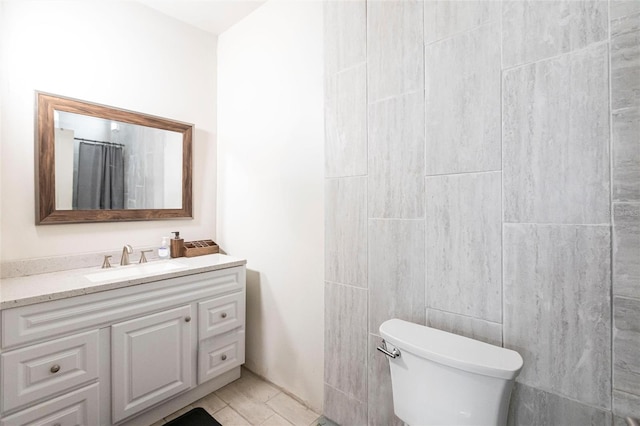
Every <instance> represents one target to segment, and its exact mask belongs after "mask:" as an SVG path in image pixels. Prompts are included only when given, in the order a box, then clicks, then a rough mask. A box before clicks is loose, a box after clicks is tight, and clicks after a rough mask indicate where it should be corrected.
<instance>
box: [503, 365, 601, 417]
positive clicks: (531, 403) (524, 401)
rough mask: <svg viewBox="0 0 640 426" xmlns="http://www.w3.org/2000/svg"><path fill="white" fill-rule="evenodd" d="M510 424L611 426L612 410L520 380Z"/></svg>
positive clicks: (510, 409) (510, 410) (510, 407)
mask: <svg viewBox="0 0 640 426" xmlns="http://www.w3.org/2000/svg"><path fill="white" fill-rule="evenodd" d="M525 363H526V360H525ZM507 424H508V425H509V426H537V425H557V426H560V425H564V426H578V425H579V426H609V425H611V413H609V412H608V411H602V410H599V409H597V408H593V407H590V406H588V405H583V404H580V403H579V402H575V401H572V400H570V399H567V398H563V397H561V396H558V395H555V394H552V393H549V392H545V391H543V390H540V389H536V388H531V387H529V386H526V385H523V384H521V383H516V386H515V388H514V390H513V392H512V394H511V405H510V406H509V420H508V422H507Z"/></svg>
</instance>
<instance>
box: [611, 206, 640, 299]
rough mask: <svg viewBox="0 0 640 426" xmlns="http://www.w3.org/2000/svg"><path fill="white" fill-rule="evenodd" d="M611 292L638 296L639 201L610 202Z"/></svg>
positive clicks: (639, 277)
mask: <svg viewBox="0 0 640 426" xmlns="http://www.w3.org/2000/svg"><path fill="white" fill-rule="evenodd" d="M613 294H615V295H618V296H627V297H635V298H640V204H639V203H614V204H613Z"/></svg>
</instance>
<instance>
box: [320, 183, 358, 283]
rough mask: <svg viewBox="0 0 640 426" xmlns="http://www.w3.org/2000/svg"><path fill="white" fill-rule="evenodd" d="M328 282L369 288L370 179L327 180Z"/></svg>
mask: <svg viewBox="0 0 640 426" xmlns="http://www.w3.org/2000/svg"><path fill="white" fill-rule="evenodd" d="M324 214H325V244H324V247H325V248H324V250H325V260H324V262H325V263H324V267H325V280H327V281H332V282H337V283H341V284H349V285H355V286H359V287H366V286H367V178H366V177H356V178H341V179H326V180H325V213H324Z"/></svg>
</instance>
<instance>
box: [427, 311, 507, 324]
mask: <svg viewBox="0 0 640 426" xmlns="http://www.w3.org/2000/svg"><path fill="white" fill-rule="evenodd" d="M427 309H428V310H431V311H438V312H442V313H445V314H449V315H457V316H460V317H463V318H469V319H473V320H477V321H484V322H486V323H489V324H494V325H499V326H502V325H503V324H502V323H499V322H495V321H489V320H486V319H484V318H478V317H474V316H471V315H466V314H459V313H457V312H450V311H445V310H444V309H438V308H432V307H427Z"/></svg>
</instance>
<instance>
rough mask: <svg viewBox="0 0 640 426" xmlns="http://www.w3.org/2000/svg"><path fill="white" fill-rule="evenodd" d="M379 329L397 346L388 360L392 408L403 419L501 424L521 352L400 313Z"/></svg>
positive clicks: (416, 422) (424, 422)
mask: <svg viewBox="0 0 640 426" xmlns="http://www.w3.org/2000/svg"><path fill="white" fill-rule="evenodd" d="M380 335H381V336H382V337H383V339H384V340H385V341H386V344H387V349H388V350H389V351H392V350H393V348H397V349H398V350H399V351H400V356H399V357H396V358H389V366H390V370H391V382H392V387H393V405H394V411H395V414H396V416H398V417H399V418H400V419H401V420H403V421H404V422H405V423H407V424H409V425H412V426H418V425H423V426H427V425H456V426H463V425H497V426H503V425H505V424H506V420H507V414H508V410H509V399H510V396H511V389H512V388H513V384H514V381H515V378H516V376H517V375H518V373H519V372H520V369H521V368H522V363H523V361H522V357H521V356H520V354H518V353H517V352H515V351H512V350H509V349H505V348H501V347H499V346H494V345H490V344H488V343H484V342H480V341H477V340H474V339H469V338H467V337H463V336H458V335H456V334H452V333H447V332H445V331H442V330H437V329H434V328H430V327H425V326H422V325H418V324H413V323H410V322H407V321H402V320H399V319H392V320H389V321H385V322H384V323H383V324H382V325H381V326H380Z"/></svg>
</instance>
